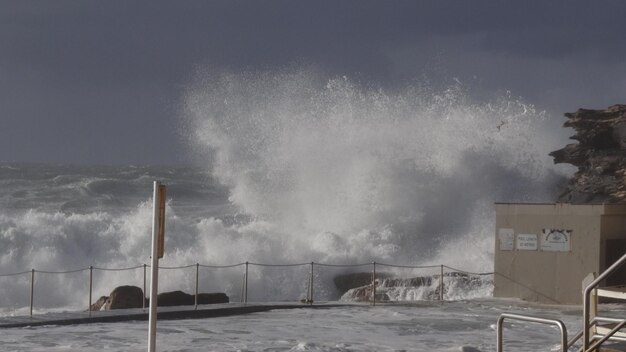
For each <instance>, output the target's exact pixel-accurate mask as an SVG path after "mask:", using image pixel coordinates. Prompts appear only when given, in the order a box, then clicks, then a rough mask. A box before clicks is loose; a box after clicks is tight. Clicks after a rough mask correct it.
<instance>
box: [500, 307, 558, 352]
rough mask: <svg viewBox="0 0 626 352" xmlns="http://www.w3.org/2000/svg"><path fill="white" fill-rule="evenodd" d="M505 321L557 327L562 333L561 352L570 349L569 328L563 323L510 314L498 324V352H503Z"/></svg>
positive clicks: (504, 315)
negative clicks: (568, 342)
mask: <svg viewBox="0 0 626 352" xmlns="http://www.w3.org/2000/svg"><path fill="white" fill-rule="evenodd" d="M505 319H513V320H521V321H529V322H532V323H540V324H546V325H556V326H557V327H558V328H559V330H560V331H561V352H567V347H568V346H567V328H566V327H565V324H563V322H562V321H560V320H558V319H545V318H539V317H532V316H529V315H519V314H510V313H503V314H501V315H500V317H499V318H498V323H497V328H496V339H497V346H496V352H502V340H503V336H502V325H503V324H504V320H505Z"/></svg>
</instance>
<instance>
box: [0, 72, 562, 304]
mask: <svg viewBox="0 0 626 352" xmlns="http://www.w3.org/2000/svg"><path fill="white" fill-rule="evenodd" d="M183 101H184V104H183V105H184V109H183V111H182V112H181V115H182V117H181V135H183V136H185V138H187V139H188V142H189V145H190V146H191V147H192V149H193V150H194V152H195V153H196V156H197V157H198V158H201V159H202V158H204V159H205V160H206V162H205V166H203V167H200V168H184V167H178V168H173V167H138V166H125V167H103V166H92V167H88V166H80V167H79V166H69V165H43V164H11V163H4V164H1V165H0V186H1V187H0V205H1V206H2V208H1V210H0V247H1V248H2V251H1V252H0V274H4V273H16V272H23V271H29V270H30V269H31V268H34V269H37V270H47V271H65V270H72V269H80V268H87V267H88V266H89V265H93V266H95V267H97V268H128V267H135V266H140V265H142V264H143V263H147V262H148V258H149V236H150V226H151V209H150V207H151V201H150V197H151V194H152V190H151V187H152V186H151V185H152V181H153V180H161V181H162V182H163V183H165V184H166V185H167V186H168V197H169V202H168V208H167V225H166V226H167V233H168V235H167V239H166V255H165V258H164V259H163V260H162V261H161V265H163V266H180V265H190V264H195V263H200V264H205V265H227V264H236V263H243V262H245V261H250V262H256V263H269V264H284V263H307V262H311V261H315V262H322V263H330V264H356V263H370V262H373V261H377V262H385V263H392V264H403V265H424V264H435V265H439V264H445V265H449V266H452V267H459V268H463V269H464V270H468V271H475V272H488V271H491V270H492V266H493V261H492V257H493V247H494V244H493V243H494V242H493V238H494V229H493V216H494V214H493V202H494V201H550V200H552V199H553V197H554V194H555V193H556V192H557V191H558V189H557V187H556V186H557V184H558V182H559V181H562V176H561V175H562V171H559V170H557V169H555V168H554V167H553V165H552V161H551V159H550V158H549V157H548V155H547V154H548V152H549V151H551V150H553V149H556V148H557V147H558V146H560V145H561V144H563V143H562V141H560V140H558V139H556V138H554V135H555V133H554V131H553V130H551V129H550V128H548V124H547V123H546V117H545V116H544V115H543V113H541V112H538V111H537V110H536V109H535V108H534V107H533V106H532V105H531V104H528V103H525V102H523V101H522V100H521V99H517V98H513V97H510V96H507V95H505V96H501V97H499V98H496V99H494V100H493V101H487V102H473V101H471V100H470V99H469V98H468V96H467V95H466V94H465V92H464V91H463V87H462V86H461V85H457V86H452V87H450V88H449V89H446V90H443V91H437V92H434V91H430V90H429V89H426V88H424V87H420V86H407V87H405V88H404V89H398V90H396V91H393V92H385V91H383V90H381V89H377V88H372V87H362V86H360V85H358V84H355V83H353V82H351V81H350V80H349V79H347V78H337V79H332V80H329V81H320V80H319V79H318V78H316V76H315V75H314V74H312V73H310V72H291V73H280V74H270V73H247V74H228V73H224V74H218V75H211V74H205V73H199V74H198V76H197V79H196V80H195V81H194V82H192V83H190V85H189V86H188V88H187V91H186V93H185V94H184V98H183ZM365 270H366V271H368V270H370V269H369V268H366V269H365ZM346 271H347V269H330V268H325V269H321V268H320V270H317V271H316V274H315V275H316V278H315V285H316V287H315V291H316V293H317V294H318V295H319V297H320V299H337V298H339V295H338V293H337V292H336V291H335V289H334V286H333V284H332V278H333V277H334V276H335V275H337V274H340V273H345V272H346ZM432 274H436V273H429V272H424V271H415V272H403V273H400V274H399V275H400V276H401V277H411V276H423V275H432ZM161 275H162V277H163V280H162V281H163V282H162V284H161V288H162V290H174V289H183V290H186V291H191V290H192V289H193V285H194V276H195V272H194V270H193V269H189V270H182V271H163V272H162V273H161ZM200 275H201V286H200V290H202V291H224V292H227V293H228V294H229V295H230V296H231V297H234V298H238V297H239V296H240V287H241V278H242V270H241V267H236V268H233V269H230V270H226V269H224V270H220V271H215V270H213V271H211V270H203V271H202V272H201V274H200ZM307 275H308V268H307V267H296V268H293V269H291V270H287V269H284V268H283V269H277V268H268V267H253V268H251V272H250V275H249V280H250V281H251V283H250V286H252V287H255V288H256V289H255V290H254V292H253V293H252V294H253V295H255V296H254V298H255V299H257V300H261V301H262V300H296V299H300V298H302V297H303V296H304V295H305V294H306V290H307V284H308V278H307ZM142 281H143V272H142V270H141V269H135V270H129V271H122V272H119V271H115V272H111V271H102V270H100V271H98V270H96V272H95V277H94V285H95V286H94V296H96V297H97V296H99V295H106V294H108V293H109V292H110V290H111V289H112V288H113V287H115V286H117V285H121V284H135V285H138V286H141V283H142ZM29 283H30V277H29V275H28V274H26V275H21V276H16V277H8V278H7V277H0V285H1V286H0V291H1V292H0V293H1V294H0V306H3V307H16V308H19V307H24V306H26V305H27V304H28V302H27V296H28V295H27V294H25V292H28V290H29ZM36 287H37V290H38V292H42V291H43V292H46V294H45V295H41V294H39V295H38V297H37V304H38V306H39V307H50V308H52V307H63V306H75V305H80V304H82V303H80V304H79V303H77V302H82V301H83V300H84V297H86V296H87V287H88V285H87V272H86V271H84V270H83V271H80V272H77V273H71V274H66V275H62V276H60V275H45V274H39V275H37V277H36ZM395 296H397V297H408V296H409V294H407V293H398V294H396V295H395ZM421 296H423V295H421Z"/></svg>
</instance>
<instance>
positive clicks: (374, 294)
mask: <svg viewBox="0 0 626 352" xmlns="http://www.w3.org/2000/svg"><path fill="white" fill-rule="evenodd" d="M372 264H373V265H374V270H372V305H373V306H375V305H376V262H372Z"/></svg>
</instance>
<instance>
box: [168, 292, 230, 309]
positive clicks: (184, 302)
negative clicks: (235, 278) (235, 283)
mask: <svg viewBox="0 0 626 352" xmlns="http://www.w3.org/2000/svg"><path fill="white" fill-rule="evenodd" d="M228 302H229V298H228V296H227V295H226V294H225V293H221V292H220V293H199V294H198V304H215V303H228ZM158 304H159V307H161V306H162V307H170V306H193V305H195V295H190V294H188V293H185V292H183V291H171V292H163V293H160V294H159V296H158Z"/></svg>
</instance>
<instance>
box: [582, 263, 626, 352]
mask: <svg viewBox="0 0 626 352" xmlns="http://www.w3.org/2000/svg"><path fill="white" fill-rule="evenodd" d="M625 262H626V254H624V255H623V256H622V257H621V258H620V259H618V260H617V261H616V262H615V263H613V265H611V266H610V267H609V268H608V269H606V270H605V271H604V272H603V273H602V274H600V275H599V276H598V277H597V278H596V279H595V280H593V281H592V282H591V283H589V284H588V285H587V286H586V287H585V289H584V290H583V332H582V333H583V335H582V336H583V348H582V350H583V351H592V350H594V349H595V348H596V347H597V346H599V345H600V344H601V343H603V342H605V341H606V340H608V339H609V338H611V337H612V336H613V335H615V333H616V332H618V331H619V330H620V329H621V328H622V327H623V326H624V324H626V321H624V322H622V323H621V324H618V326H620V328H619V329H617V330H615V329H613V330H611V331H610V332H609V333H607V334H606V335H605V337H603V338H602V339H601V340H600V341H601V342H600V343H598V342H596V343H594V345H593V346H594V347H593V348H592V347H591V346H590V344H591V340H592V336H591V323H592V321H591V319H590V318H591V317H590V315H591V293H592V291H593V290H594V289H596V288H597V287H598V286H599V285H600V283H601V282H602V281H604V279H606V278H607V277H608V276H610V275H611V274H612V273H613V272H614V271H615V270H617V269H619V268H620V267H621V266H622V265H623V264H624V263H625Z"/></svg>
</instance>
